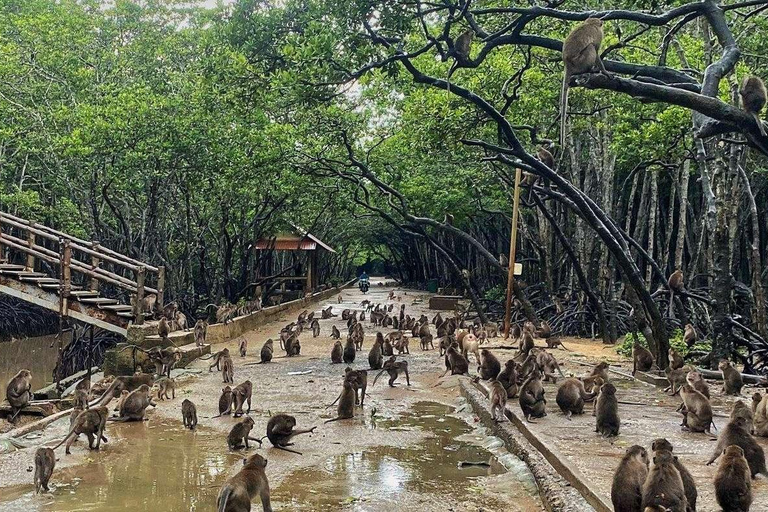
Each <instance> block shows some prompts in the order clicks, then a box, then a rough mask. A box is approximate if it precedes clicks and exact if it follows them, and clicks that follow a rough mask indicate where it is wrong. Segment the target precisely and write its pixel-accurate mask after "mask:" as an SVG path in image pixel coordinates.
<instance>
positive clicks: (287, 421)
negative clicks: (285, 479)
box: [261, 414, 317, 455]
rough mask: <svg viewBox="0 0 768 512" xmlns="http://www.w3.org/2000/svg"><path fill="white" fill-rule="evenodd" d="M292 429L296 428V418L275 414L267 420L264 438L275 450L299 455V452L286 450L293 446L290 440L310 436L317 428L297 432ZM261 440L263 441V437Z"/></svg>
mask: <svg viewBox="0 0 768 512" xmlns="http://www.w3.org/2000/svg"><path fill="white" fill-rule="evenodd" d="M294 427H296V418H294V417H293V416H289V415H287V414H275V415H274V416H272V417H271V418H269V422H268V423H267V435H266V436H265V437H266V438H268V439H269V442H270V443H272V446H274V447H275V448H277V449H279V450H284V451H286V452H291V453H296V454H298V455H301V452H298V451H296V450H292V449H290V448H288V446H293V443H291V442H290V441H291V439H293V438H294V437H295V436H298V435H300V434H311V433H313V432H314V431H315V429H316V428H317V427H312V428H308V429H298V430H294ZM261 439H262V440H264V437H262V438H261Z"/></svg>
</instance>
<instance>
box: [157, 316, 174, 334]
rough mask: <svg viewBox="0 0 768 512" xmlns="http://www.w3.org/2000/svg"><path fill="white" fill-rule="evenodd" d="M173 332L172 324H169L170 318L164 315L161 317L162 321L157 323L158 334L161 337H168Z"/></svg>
mask: <svg viewBox="0 0 768 512" xmlns="http://www.w3.org/2000/svg"><path fill="white" fill-rule="evenodd" d="M170 333H171V326H170V325H168V320H166V319H165V317H164V316H161V317H160V321H159V322H158V323H157V334H158V335H159V336H160V337H161V338H167V337H168V335H169V334H170Z"/></svg>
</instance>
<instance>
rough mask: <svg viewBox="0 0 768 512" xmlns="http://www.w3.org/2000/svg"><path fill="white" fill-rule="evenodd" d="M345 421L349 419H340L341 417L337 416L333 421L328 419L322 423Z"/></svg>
mask: <svg viewBox="0 0 768 512" xmlns="http://www.w3.org/2000/svg"><path fill="white" fill-rule="evenodd" d="M347 419H349V418H342V417H341V416H339V417H338V418H333V419H330V420H325V421H324V422H323V423H330V422H332V421H339V420H347Z"/></svg>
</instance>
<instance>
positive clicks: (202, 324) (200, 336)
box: [194, 319, 208, 347]
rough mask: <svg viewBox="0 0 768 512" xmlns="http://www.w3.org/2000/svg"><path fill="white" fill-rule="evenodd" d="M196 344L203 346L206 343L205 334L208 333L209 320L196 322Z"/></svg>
mask: <svg viewBox="0 0 768 512" xmlns="http://www.w3.org/2000/svg"><path fill="white" fill-rule="evenodd" d="M194 333H195V345H197V346H198V347H202V346H203V345H205V336H206V334H207V333H208V322H206V321H205V320H202V319H201V320H198V321H197V322H195V330H194Z"/></svg>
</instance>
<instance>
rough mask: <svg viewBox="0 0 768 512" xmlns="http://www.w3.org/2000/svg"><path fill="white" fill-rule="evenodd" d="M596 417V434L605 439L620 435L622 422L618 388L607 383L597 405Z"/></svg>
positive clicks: (601, 390) (601, 389)
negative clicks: (617, 395)
mask: <svg viewBox="0 0 768 512" xmlns="http://www.w3.org/2000/svg"><path fill="white" fill-rule="evenodd" d="M595 416H596V417H597V421H596V426H595V432H599V433H600V434H602V435H603V436H604V437H613V436H617V435H619V428H620V427H621V421H620V420H619V402H618V400H617V399H616V386H614V385H613V384H611V383H610V382H606V383H605V384H603V385H602V387H601V388H600V394H599V395H598V396H597V402H596V403H595Z"/></svg>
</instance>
